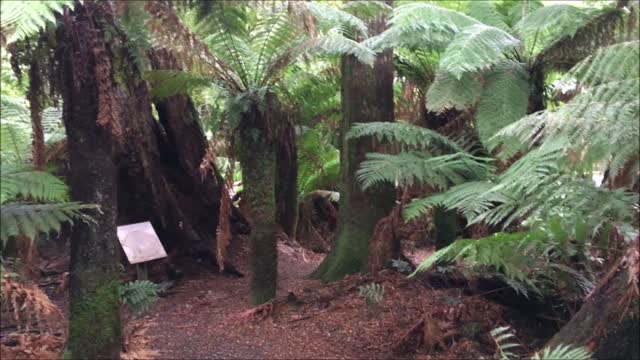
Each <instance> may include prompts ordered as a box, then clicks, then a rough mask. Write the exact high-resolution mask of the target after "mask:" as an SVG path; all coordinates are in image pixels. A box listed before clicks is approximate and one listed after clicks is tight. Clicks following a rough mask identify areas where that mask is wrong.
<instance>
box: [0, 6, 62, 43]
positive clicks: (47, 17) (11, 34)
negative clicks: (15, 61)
mask: <svg viewBox="0 0 640 360" xmlns="http://www.w3.org/2000/svg"><path fill="white" fill-rule="evenodd" d="M72 6H73V1H72V0H33V1H3V2H2V22H0V28H1V29H2V37H3V38H4V39H6V42H9V43H10V42H14V41H17V40H22V39H25V38H27V37H29V36H31V35H33V34H35V33H37V32H38V31H39V30H40V29H42V28H43V27H44V26H45V25H46V23H47V22H53V23H55V21H56V19H55V13H60V12H62V10H63V9H64V8H65V7H72ZM4 41H5V40H3V42H4Z"/></svg>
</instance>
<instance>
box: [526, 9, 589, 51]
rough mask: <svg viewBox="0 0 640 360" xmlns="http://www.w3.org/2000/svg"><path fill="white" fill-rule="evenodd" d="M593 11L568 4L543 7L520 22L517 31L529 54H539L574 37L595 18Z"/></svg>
mask: <svg viewBox="0 0 640 360" xmlns="http://www.w3.org/2000/svg"><path fill="white" fill-rule="evenodd" d="M594 16H595V12H594V11H592V9H583V8H579V7H576V6H573V5H568V4H554V5H550V6H544V7H541V8H539V9H537V10H535V11H533V12H532V13H530V14H529V15H527V16H526V17H525V18H523V19H522V20H520V21H519V22H518V23H517V24H516V26H515V31H516V33H518V34H519V35H520V38H521V39H523V41H524V43H525V45H526V48H527V53H528V54H532V55H535V54H539V53H540V52H541V51H542V50H543V49H545V48H547V47H548V46H549V45H550V44H552V43H554V42H555V41H557V40H558V39H560V38H562V37H564V36H568V37H571V38H572V37H573V36H574V35H575V34H576V32H577V31H578V29H580V28H581V27H584V26H585V25H586V24H587V23H588V22H589V21H590V20H591V19H592V18H593V17H594Z"/></svg>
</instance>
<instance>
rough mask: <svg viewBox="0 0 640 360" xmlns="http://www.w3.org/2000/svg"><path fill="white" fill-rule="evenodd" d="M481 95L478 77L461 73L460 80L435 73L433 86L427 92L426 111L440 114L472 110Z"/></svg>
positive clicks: (480, 84) (446, 74)
mask: <svg viewBox="0 0 640 360" xmlns="http://www.w3.org/2000/svg"><path fill="white" fill-rule="evenodd" d="M481 94H482V82H481V80H480V75H479V74H475V73H463V74H462V77H461V78H460V79H457V78H456V77H455V76H453V75H451V74H449V73H447V72H444V71H437V72H436V78H435V81H434V82H433V84H431V86H430V87H429V90H428V91H427V98H426V100H427V109H429V110H430V111H434V112H442V111H444V110H447V109H458V110H467V109H470V108H472V107H473V106H474V105H475V104H476V103H477V102H478V99H480V95H481Z"/></svg>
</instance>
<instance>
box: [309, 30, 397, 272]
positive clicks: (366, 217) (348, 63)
mask: <svg viewBox="0 0 640 360" xmlns="http://www.w3.org/2000/svg"><path fill="white" fill-rule="evenodd" d="M384 28H385V21H384V19H383V18H377V19H375V20H373V21H371V22H370V24H369V31H370V33H371V34H373V35H375V34H378V33H380V32H382V31H384ZM341 66H342V113H343V120H342V124H341V128H340V135H341V149H340V186H339V188H340V207H339V210H338V234H337V238H336V246H335V248H334V249H333V251H332V252H331V253H330V254H329V255H328V256H327V258H326V259H325V260H324V262H323V263H322V264H321V265H320V267H319V268H318V269H317V270H316V271H315V272H314V273H313V274H312V276H313V277H317V278H320V279H322V280H323V281H332V280H337V279H340V278H342V277H343V276H345V275H347V274H352V273H355V272H358V271H367V270H368V258H369V239H370V238H371V236H372V234H373V230H374V227H375V226H376V223H377V222H378V221H379V220H380V219H381V218H383V217H384V216H385V215H387V214H388V213H389V211H390V210H391V208H392V206H393V205H394V200H395V190H394V188H393V186H391V185H387V186H379V187H377V188H375V189H371V190H368V191H366V192H365V191H363V190H362V188H361V187H360V184H359V183H358V181H357V180H356V177H355V172H356V171H357V170H358V168H359V167H360V163H361V162H362V161H363V160H364V159H365V155H366V153H368V152H373V151H375V150H376V146H375V143H374V142H373V140H372V139H347V138H346V137H345V134H346V133H347V131H349V129H350V128H351V126H352V125H353V124H354V123H356V122H373V121H393V114H394V107H393V53H392V51H391V50H386V51H385V52H383V53H381V54H378V56H377V57H376V61H375V64H374V66H373V67H370V66H368V65H365V64H362V63H360V62H359V61H358V60H357V59H356V58H355V57H354V56H351V55H349V56H343V58H342V65H341Z"/></svg>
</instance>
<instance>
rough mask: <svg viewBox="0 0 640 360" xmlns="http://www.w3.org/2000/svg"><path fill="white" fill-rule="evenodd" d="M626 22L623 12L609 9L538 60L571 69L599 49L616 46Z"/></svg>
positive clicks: (545, 51) (560, 41)
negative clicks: (614, 44) (624, 21)
mask: <svg viewBox="0 0 640 360" xmlns="http://www.w3.org/2000/svg"><path fill="white" fill-rule="evenodd" d="M622 19H623V16H622V11H621V10H619V9H615V8H611V9H605V10H603V12H602V13H601V14H599V15H597V16H595V17H593V18H591V19H589V20H588V21H587V22H585V23H584V24H582V25H581V26H580V27H578V28H577V29H576V32H575V34H573V35H571V34H566V35H564V36H562V37H560V38H558V39H557V40H555V41H553V42H551V43H550V44H549V45H547V46H546V47H545V48H544V49H543V50H542V52H541V53H540V55H538V58H539V59H540V61H541V62H543V63H544V64H546V65H549V66H553V67H554V68H557V69H560V70H568V69H570V68H571V67H573V66H574V65H576V64H577V63H578V62H580V61H581V60H582V59H584V58H586V57H587V56H589V55H590V54H592V53H593V52H594V51H595V50H597V49H599V48H602V47H605V46H609V45H612V44H613V43H615V41H616V38H617V36H616V35H617V33H618V32H619V28H620V24H621V22H622Z"/></svg>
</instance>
